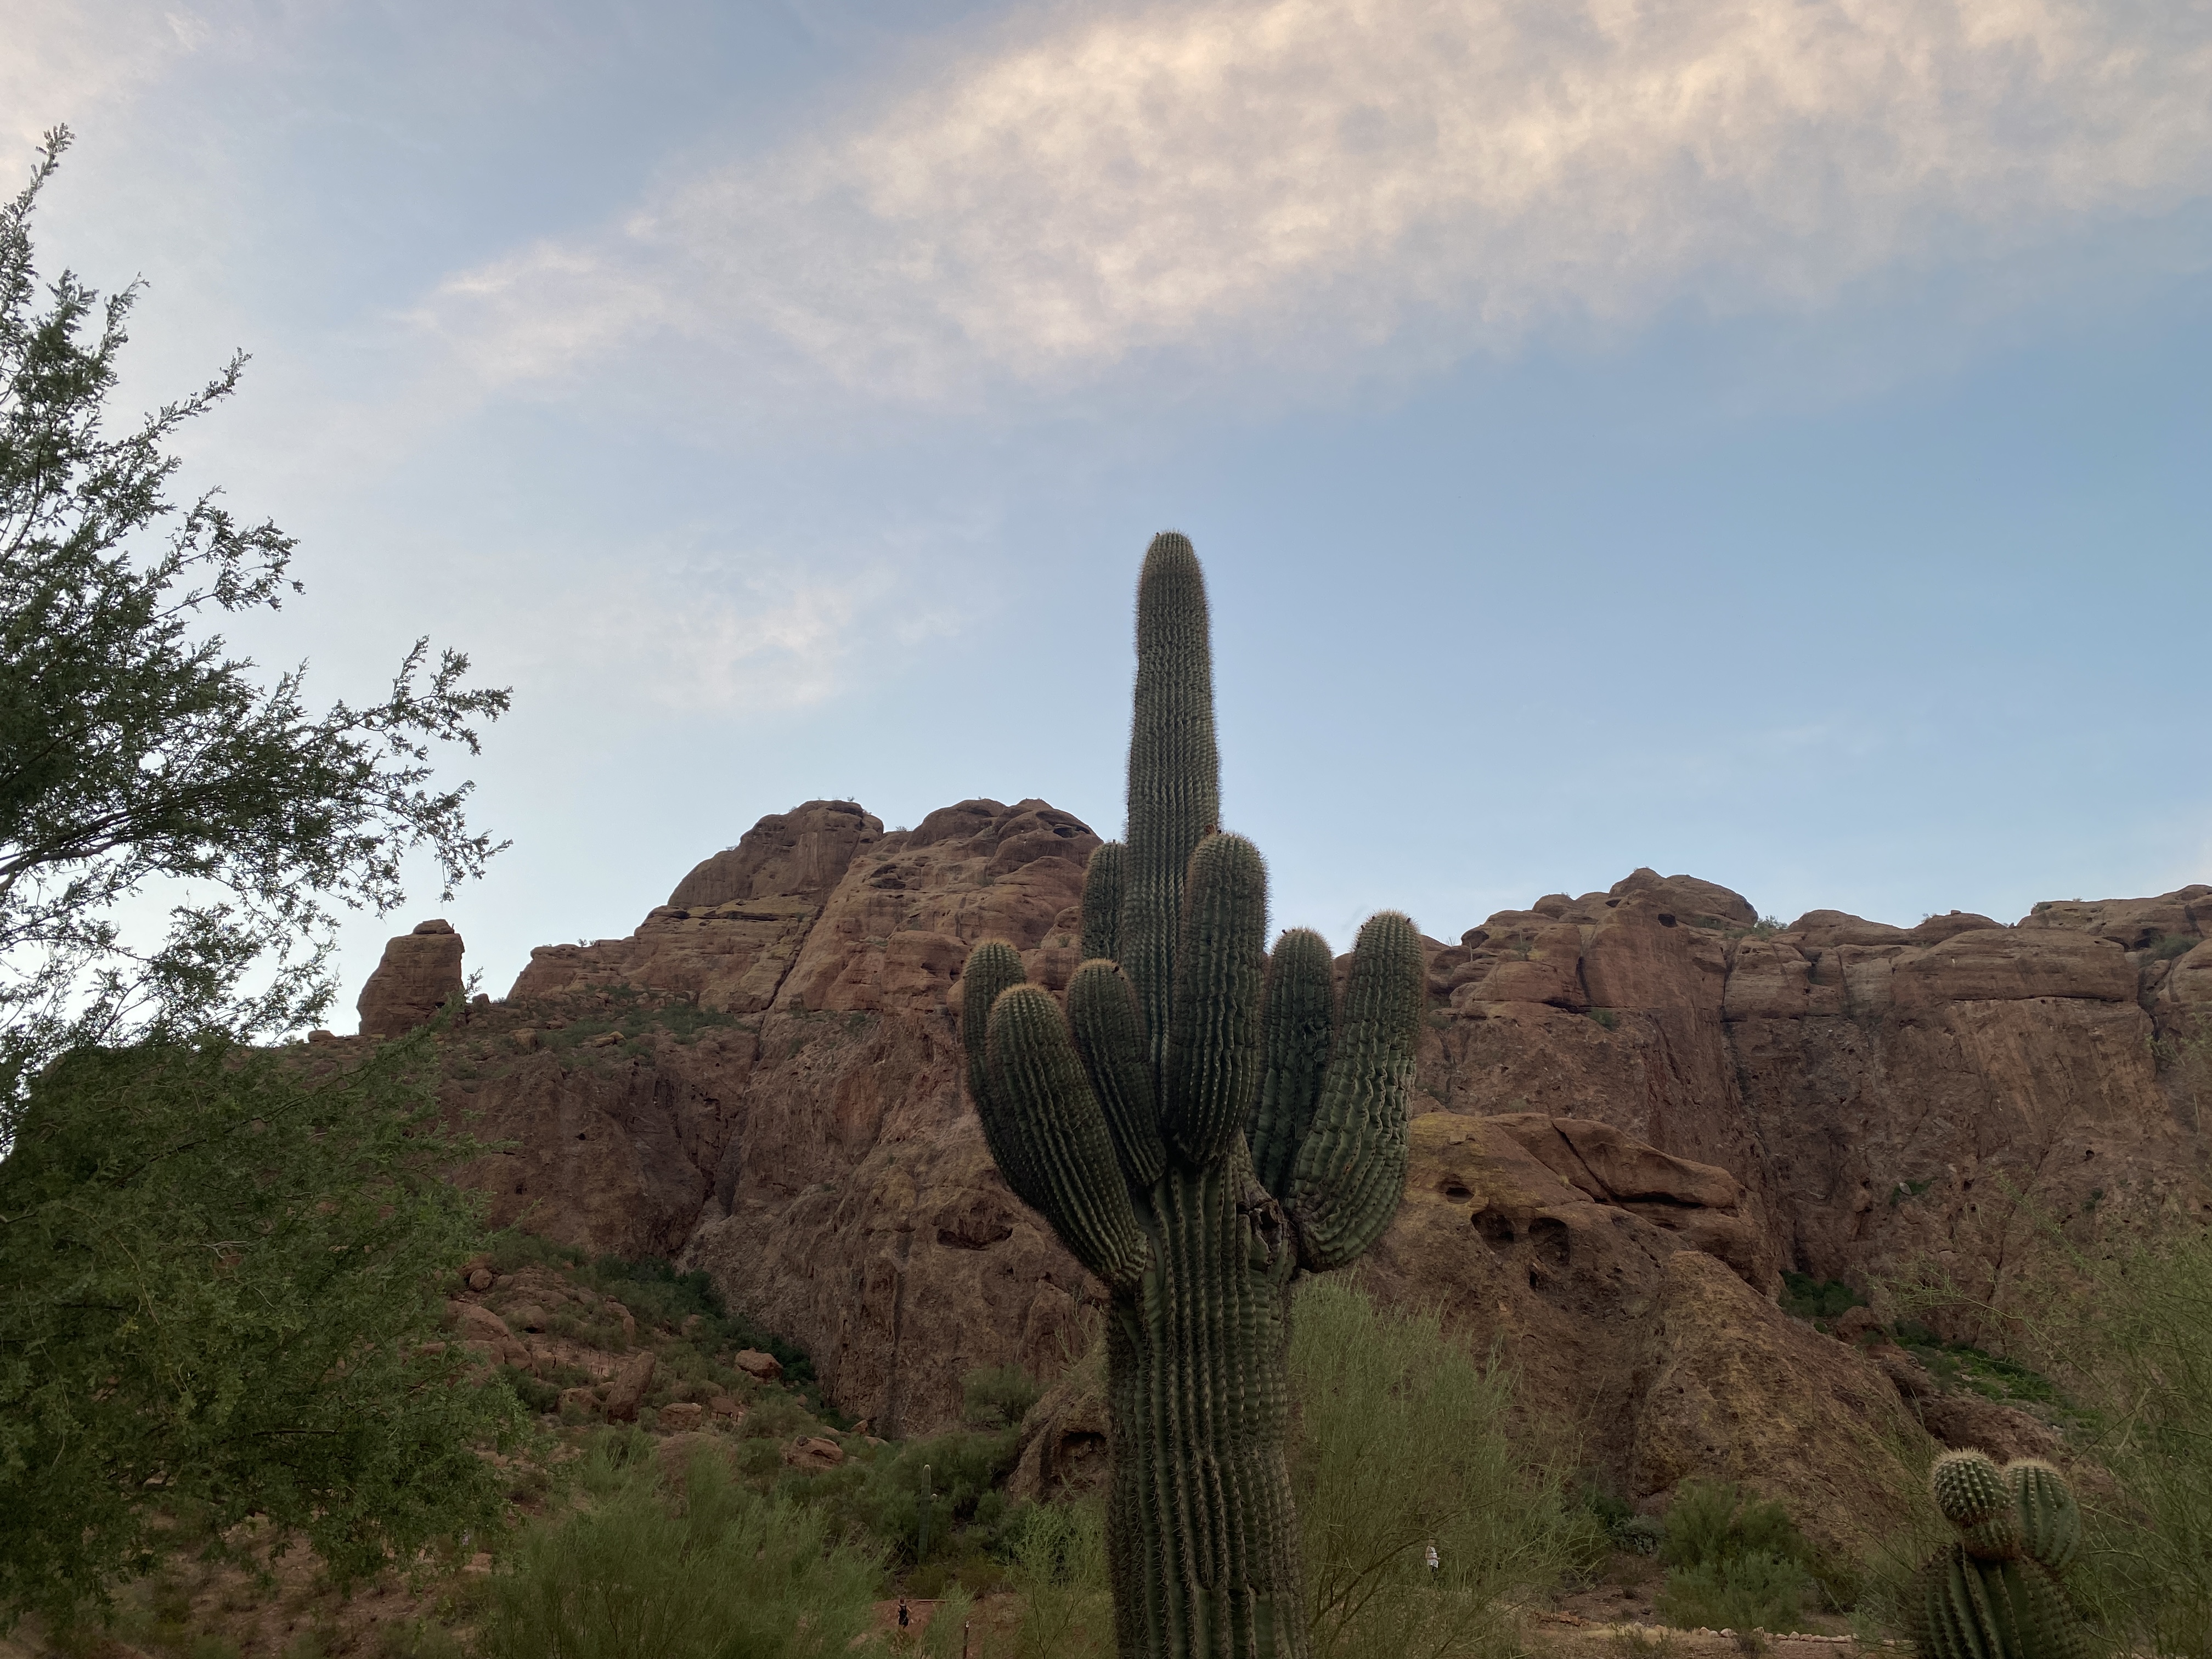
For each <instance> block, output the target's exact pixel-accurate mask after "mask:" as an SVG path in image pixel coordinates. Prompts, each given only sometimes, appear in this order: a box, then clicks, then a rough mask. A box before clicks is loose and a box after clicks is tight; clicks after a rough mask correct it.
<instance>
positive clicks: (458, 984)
mask: <svg viewBox="0 0 2212 1659" xmlns="http://www.w3.org/2000/svg"><path fill="white" fill-rule="evenodd" d="M461 951H462V945H461V936H460V935H459V933H455V932H454V931H453V927H452V926H451V924H449V923H447V922H443V921H422V922H417V923H416V925H415V930H414V931H413V932H412V933H402V934H401V935H400V936H399V937H398V939H392V940H391V941H390V942H389V943H387V944H386V945H385V947H384V959H383V961H381V962H380V963H377V965H376V971H375V972H374V973H373V974H371V975H369V976H368V983H367V984H366V985H364V986H362V987H361V996H360V998H359V999H358V1000H356V1002H355V1004H354V1006H355V1007H356V1008H357V1009H358V1010H359V1011H360V1012H361V1034H362V1036H365V1037H395V1036H406V1035H407V1033H408V1032H410V1031H411V1030H415V1029H416V1027H417V1026H419V1025H422V1024H427V1023H428V1021H429V1019H430V1018H431V1017H432V1016H433V1015H435V1013H436V1012H438V1010H440V1009H441V1008H442V1007H444V1006H446V1003H447V1000H449V999H451V998H453V997H458V996H459V995H460V994H461V992H462V990H463V988H464V983H465V982H464V981H463V980H462V977H461Z"/></svg>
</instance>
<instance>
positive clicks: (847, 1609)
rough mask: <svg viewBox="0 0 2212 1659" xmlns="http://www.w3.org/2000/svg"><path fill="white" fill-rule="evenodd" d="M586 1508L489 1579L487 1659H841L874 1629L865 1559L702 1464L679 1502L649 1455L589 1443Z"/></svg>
mask: <svg viewBox="0 0 2212 1659" xmlns="http://www.w3.org/2000/svg"><path fill="white" fill-rule="evenodd" d="M586 1462H587V1463H589V1464H590V1465H591V1466H592V1467H591V1468H588V1469H586V1471H584V1472H583V1476H582V1479H583V1484H584V1486H586V1489H587V1490H589V1489H591V1488H592V1487H597V1488H598V1489H599V1490H598V1494H597V1497H596V1501H594V1502H592V1504H590V1506H589V1507H587V1508H584V1509H581V1510H575V1511H573V1512H571V1513H569V1514H568V1515H567V1516H565V1517H563V1518H562V1519H561V1520H559V1521H557V1522H545V1523H540V1524H538V1525H537V1526H534V1527H532V1528H530V1529H529V1530H528V1531H527V1532H526V1533H525V1534H523V1536H522V1537H521V1538H520V1540H519V1541H518V1542H517V1543H516V1544H515V1546H514V1547H513V1550H512V1551H511V1553H510V1554H509V1558H508V1564H507V1566H506V1568H505V1570H504V1571H501V1573H500V1574H499V1576H498V1577H496V1578H495V1581H494V1584H493V1593H492V1601H491V1607H490V1609H489V1615H488V1617H487V1618H486V1620H485V1623H484V1628H483V1634H482V1636H481V1638H480V1640H479V1647H480V1649H481V1651H482V1652H483V1655H484V1656H485V1659H842V1656H843V1655H844V1654H846V1653H847V1652H848V1650H851V1649H852V1648H853V1647H854V1645H856V1644H858V1643H859V1642H860V1640H861V1639H862V1638H865V1637H866V1634H867V1632H868V1631H869V1629H870V1627H871V1615H872V1602H873V1600H874V1597H875V1594H876V1591H877V1589H878V1584H879V1583H880V1580H881V1577H882V1572H881V1568H880V1566H879V1565H878V1561H877V1559H876V1558H875V1557H874V1556H873V1555H872V1553H869V1552H867V1551H866V1550H865V1549H861V1548H859V1547H855V1546H854V1545H853V1544H851V1543H849V1542H845V1541H837V1540H836V1538H835V1537H834V1535H833V1534H832V1531H831V1528H830V1526H829V1522H828V1520H827V1518H826V1517H825V1516H823V1514H822V1513H821V1512H820V1511H819V1510H815V1509H813V1508H811V1507H809V1506H807V1505H805V1504H795V1503H793V1502H791V1501H789V1500H788V1499H785V1498H775V1497H771V1496H767V1495H763V1494H762V1493H759V1492H753V1491H751V1490H750V1489H748V1488H747V1487H745V1486H741V1485H738V1484H737V1483H736V1482H734V1481H732V1480H731V1479H730V1476H729V1474H728V1473H727V1471H726V1468H724V1467H723V1465H722V1464H721V1462H720V1460H718V1459H716V1458H714V1456H713V1455H708V1454H702V1455H701V1456H699V1457H698V1458H696V1459H695V1460H694V1461H693V1462H692V1464H691V1467H690V1470H689V1471H688V1472H687V1474H686V1478H685V1480H684V1486H683V1491H682V1493H681V1496H680V1498H676V1499H675V1500H674V1501H670V1500H669V1499H665V1498H664V1497H663V1496H662V1494H661V1493H660V1492H659V1490H658V1489H657V1483H656V1481H655V1480H654V1474H653V1462H652V1457H651V1454H650V1452H649V1451H648V1452H647V1453H646V1454H645V1455H642V1456H640V1455H635V1449H634V1448H631V1447H629V1445H628V1443H626V1442H622V1441H618V1440H617V1439H614V1438H612V1437H602V1438H600V1439H599V1440H597V1441H596V1442H595V1443H594V1444H593V1446H592V1449H591V1451H590V1453H589V1454H588V1455H587V1458H586Z"/></svg>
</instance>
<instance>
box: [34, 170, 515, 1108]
mask: <svg viewBox="0 0 2212 1659" xmlns="http://www.w3.org/2000/svg"><path fill="white" fill-rule="evenodd" d="M68 143H69V134H68V132H67V131H66V130H64V129H58V130H56V131H54V132H52V133H51V134H49V135H48V137H47V139H46V145H45V149H44V151H43V155H42V159H41V161H40V163H39V165H38V166H37V167H36V168H35V169H34V170H33V174H32V178H31V180H30V183H29V184H28V185H27V187H26V188H25V189H24V191H22V192H21V194H20V195H18V196H17V197H15V199H14V200H13V201H12V202H10V203H9V204H6V205H5V206H0V1100H6V1099H9V1098H10V1097H13V1095H14V1094H15V1087H16V1083H17V1080H18V1079H20V1078H21V1077H22V1076H23V1075H25V1074H26V1073H27V1072H28V1071H30V1070H33V1069H35V1068H36V1067H37V1066H40V1065H43V1064H44V1063H45V1062H46V1060H49V1059H51V1058H52V1056H53V1055H55V1054H58V1053H60V1052H62V1051H63V1050H64V1049H66V1048H70V1047H72V1046H75V1045H76V1044H80V1043H102V1044H113V1043H118V1042H125V1041H128V1040H130V1039H131V1036H134V1035H142V1036H152V1037H157V1038H161V1039H165V1040H166V1039H173V1038H176V1037H178V1036H185V1035H189V1034H191V1033H192V1032H194V1031H197V1030H200V1029H202V1028H204V1027H207V1026H210V1025H216V1026H221V1027H222V1028H223V1029H226V1030H229V1031H231V1032H232V1033H233V1034H234V1035H235V1036H246V1035H251V1034H254V1033H264V1032H270V1031H278V1030H287V1029H295V1028H296V1027H297V1026H299V1025H301V1024H306V1023H307V1022H308V1021H309V1020H310V1019H311V1018H313V1016H314V1015H315V1014H316V1013H317V1012H319V1011H320V1010H321V1009H322V1008H323V1007H324V1006H327V1004H328V1002H329V1000H330V997H331V988H332V987H331V978H330V975H329V971H328V961H327V953H328V946H329V943H330V940H331V933H332V929H333V927H334V926H335V916H334V913H333V911H332V910H331V908H330V901H331V900H332V899H335V900H337V902H340V903H342V904H348V905H366V906H368V907H369V908H374V909H377V910H384V909H388V908H391V907H392V905H394V904H396V903H398V902H399V900H400V898H401V896H403V892H404V883H403V881H402V879H401V861H402V860H403V858H404V856H405V855H407V854H409V853H410V851H411V850H419V851H422V852H427V853H428V854H429V855H430V856H431V858H432V859H433V860H435V862H436V864H437V866H439V868H440V869H441V872H443V874H444V876H445V878H446V881H447V886H448V888H449V889H450V887H451V886H452V885H453V884H454V883H457V882H459V881H460V880H461V879H463V878H465V877H468V876H471V875H474V874H476V873H477V872H479V871H480V870H481V869H482V867H483V864H484V861H485V860H487V859H488V858H489V857H490V856H491V854H493V853H495V851H497V850H498V849H497V848H495V847H494V846H493V845H492V843H491V842H489V840H488V839H487V838H485V837H484V836H479V835H475V834H471V832H470V830H469V829H468V828H467V825H466V823H465V821H464V817H463V811H462V808H463V805H464V802H465V798H466V796H467V793H468V791H469V786H468V785H466V784H463V785H461V786H460V787H457V788H453V789H447V790H441V789H438V788H436V787H434V786H432V785H431V783H430V767H429V763H428V757H429V753H430V745H431V744H432V743H433V742H451V743H457V744H461V745H463V746H464V747H465V748H466V749H468V750H469V751H470V752H471V753H473V752H475V750H476V745H477V738H476V733H475V732H474V731H473V729H472V728H471V724H470V722H471V721H472V720H483V719H496V718H497V717H498V716H499V714H501V712H503V711H504V710H505V708H507V693H506V692H504V691H493V690H470V689H468V688H467V687H466V686H465V684H464V680H465V676H466V673H467V671H468V659H466V658H465V657H463V656H460V655H459V654H458V653H453V652H447V653H445V655H444V656H443V658H442V659H441V660H440V662H439V663H438V664H437V665H436V666H435V668H431V667H429V666H428V665H427V663H426V654H425V653H426V645H425V643H424V642H422V641H417V643H416V646H415V647H414V649H413V650H411V651H410V652H409V653H407V654H406V656H405V658H404V659H403V660H402V662H401V664H400V666H399V671H398V674H397V676H396V677H395V678H394V679H393V682H392V690H391V692H390V695H389V696H387V697H386V698H385V699H384V700H383V701H381V702H376V703H374V704H372V705H369V706H368V707H364V708H354V707H351V706H349V705H348V704H346V703H343V702H340V703H336V704H333V705H332V706H331V708H330V709H329V710H328V711H327V712H325V713H323V714H315V713H313V712H311V711H310V710H309V708H307V704H306V703H305V702H304V700H303V696H302V682H301V671H298V670H295V671H290V672H288V673H283V674H280V675H277V676H276V677H274V678H273V679H266V680H264V677H263V676H262V675H261V673H260V672H259V671H258V669H257V668H256V667H255V665H253V664H252V662H251V661H250V660H248V659H244V658H241V657H238V656H235V655H233V654H230V653H228V650H227V649H226V647H225V646H224V642H223V641H222V638H221V636H220V635H214V634H210V633H207V632H206V631H205V630H204V624H205V623H207V622H208V621H209V620H210V618H211V617H214V616H215V615H216V613H219V612H222V611H233V612H239V611H246V612H250V611H258V610H261V609H264V608H266V609H274V608H276V605H278V603H279V602H280V601H281V600H282V599H283V597H284V595H285V594H286V593H287V592H289V591H291V590H292V589H294V588H295V586H296V584H295V583H293V582H291V581H290V580H288V579H287V577H286V574H285V571H286V568H287V566H288V564H289V561H290V559H291V556H292V551H293V543H292V540H291V538H289V537H287V536H285V535H284V534H283V532H281V531H279V530H278V529H277V528H276V526H275V525H273V524H267V523H264V524H260V525H247V524H245V523H242V522H240V520H237V519H236V518H234V516H233V515H232V514H231V513H230V512H229V511H228V509H226V508H225V507H222V505H221V504H220V500H219V496H218V495H217V493H216V492H214V491H209V492H206V493H204V494H202V495H199V496H198V497H197V498H196V499H194V500H192V501H189V502H186V503H185V504H183V505H181V506H179V504H177V503H175V502H173V501H171V500H170V499H169V495H168V492H169V490H170V489H171V488H172V486H173V483H174V480H175V477H176V472H177V468H178V465H179V462H178V459H177V457H176V456H175V455H174V454H173V453H171V445H172V444H173V442H174V441H176V440H177V438H178V436H179V431H180V429H181V428H183V427H184V426H185V423H186V422H191V421H193V420H196V419H197V418H198V417H199V416H203V415H204V414H207V413H208V412H209V411H210V410H212V409H213V408H214V407H215V406H216V404H220V403H221V402H222V400H223V399H224V398H228V397H229V396H230V395H231V393H232V392H234V390H235V389H236V388H237V386H238V381H239V376H240V372H241V371H242V369H243V368H244V366H245V359H244V357H243V356H236V357H234V358H232V359H231V361H230V362H228V363H227V364H226V365H224V366H223V368H222V370H221V371H220V372H219V373H218V374H216V376H215V378H214V379H213V380H210V381H209V382H208V383H207V384H206V385H205V386H203V387H201V388H200V389H199V390H198V391H197V392H192V393H191V394H189V395H188V396H186V397H185V398H181V399H179V400H178V401H177V402H174V403H170V404H164V405H163V406H162V407H161V408H160V409H159V410H155V412H154V413H152V414H150V415H148V416H145V417H144V418H143V420H140V421H138V422H136V423H134V424H127V425H125V427H124V428H122V430H121V431H120V433H119V434H118V433H115V432H112V431H111V430H110V429H109V428H108V425H107V419H108V410H107V409H106V404H107V400H108V398H109V397H110V395H111V394H112V392H113V391H114V389H115V386H116V383H117V380H118V374H119V373H120V370H119V368H118V360H119V356H120V354H121V351H122V349H123V346H124V344H125V340H126V337H127V336H126V333H125V324H126V322H127V321H128V319H129V317H130V314H131V308H132V307H133V305H134V304H135V302H136V301H137V295H138V289H137V285H136V284H135V283H134V284H132V285H131V286H130V287H126V288H125V289H122V290H121V291H120V292H118V293H115V294H112V295H108V296H107V297H106V299H105V300H103V299H102V298H101V296H100V295H99V294H98V293H96V292H95V291H94V290H93V289H90V288H88V287H87V286H85V284H84V283H82V282H80V281H79V280H78V279H77V277H76V276H75V275H74V274H73V273H70V272H68V271H64V272H62V273H61V274H60V275H59V276H56V277H54V278H53V279H52V281H51V282H48V283H43V284H42V283H41V282H40V276H39V273H38V271H37V269H36V262H35V259H34V256H33V250H32V245H31V234H30V230H31V219H32V212H33V207H34V205H35V204H36V201H37V198H38V195H39V192H40V190H41V189H42V188H43V187H44V186H45V185H46V182H47V181H48V180H49V179H51V177H52V174H53V172H54V169H55V167H56V166H57V165H58V162H59V160H60V157H61V155H62V152H63V150H64V149H65V148H66V147H67V145H68ZM42 289H43V292H44V295H45V306H44V308H43V309H40V295H41V292H42ZM149 884H167V886H168V887H169V888H170V890H177V887H178V884H190V891H191V895H192V896H191V897H189V898H185V899H183V900H181V901H180V902H177V903H176V904H175V905H173V907H172V908H171V909H170V911H169V915H168V926H167V931H166V933H163V934H161V936H159V937H155V938H151V939H148V938H141V937H139V936H138V935H137V933H136V932H135V931H133V930H131V929H126V928H125V926H124V917H125V913H126V908H127V907H128V905H129V904H130V903H131V901H133V900H134V899H136V898H137V897H138V896H140V895H141V894H143V892H144V890H146V889H147V887H148V886H149ZM257 968H258V969H259V970H260V973H261V979H262V982H261V985H260V988H259V989H258V990H256V991H252V992H250V993H249V992H245V991H242V990H241V989H240V987H241V985H242V983H243V982H244V978H245V975H246V974H247V973H248V971H249V969H257ZM4 1144H5V1135H4V1133H0V1145H4Z"/></svg>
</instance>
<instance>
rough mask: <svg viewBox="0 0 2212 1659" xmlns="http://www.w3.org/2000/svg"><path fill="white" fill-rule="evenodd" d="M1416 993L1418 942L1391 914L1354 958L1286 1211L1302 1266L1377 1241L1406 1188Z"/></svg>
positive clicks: (1330, 1261)
mask: <svg viewBox="0 0 2212 1659" xmlns="http://www.w3.org/2000/svg"><path fill="white" fill-rule="evenodd" d="M1423 992H1424V984H1423V978H1422V963H1421V939H1420V935H1419V933H1416V932H1415V931H1414V930H1413V923H1412V922H1411V921H1408V920H1407V918H1406V917H1405V916H1403V915H1400V914H1399V913H1398V912H1396V911H1395V910H1384V911H1381V912H1378V913H1377V914H1376V915H1373V916H1370V917H1369V918H1368V920H1367V922H1366V924H1365V925H1364V927H1361V928H1360V930H1359V940H1358V944H1357V945H1355V946H1354V947H1353V950H1352V975H1351V981H1350V983H1349V984H1348V985H1347V986H1346V989H1345V996H1344V1016H1343V1019H1342V1022H1341V1024H1340V1028H1339V1030H1338V1032H1337V1036H1336V1042H1335V1048H1334V1054H1332V1055H1331V1056H1330V1059H1329V1064H1328V1075H1327V1076H1326V1077H1325V1078H1324V1079H1322V1091H1321V1101H1320V1103H1319V1105H1318V1106H1317V1107H1316V1109H1315V1112H1314V1119H1313V1127H1312V1128H1311V1129H1310V1130H1309V1131H1308V1133H1307V1134H1306V1138H1305V1142H1304V1145H1303V1146H1300V1147H1299V1148H1298V1156H1297V1165H1296V1167H1295V1169H1294V1170H1293V1172H1292V1175H1291V1197H1290V1202H1289V1206H1288V1207H1289V1209H1290V1211H1291V1216H1292V1218H1293V1219H1294V1220H1295V1221H1296V1223H1297V1228H1298V1231H1299V1235H1300V1250H1299V1255H1300V1259H1301V1261H1302V1262H1303V1265H1304V1266H1305V1267H1308V1268H1309V1269H1310V1270H1311V1271H1313V1272H1316V1273H1325V1272H1327V1271H1328V1270H1329V1269H1330V1268H1333V1267H1342V1266H1344V1265H1345V1264H1346V1262H1348V1261H1355V1260H1357V1259H1358V1256H1359V1255H1361V1254H1362V1253H1363V1252H1364V1250H1365V1249H1367V1247H1368V1246H1369V1245H1370V1244H1372V1243H1374V1242H1375V1241H1376V1239H1377V1238H1379V1237H1382V1236H1383V1229H1384V1228H1386V1227H1388V1226H1389V1225H1390V1218H1391V1217H1392V1215H1394V1214H1395V1213H1396V1212H1397V1208H1398V1200H1400V1199H1401V1197H1403V1196H1404V1194H1405V1187H1406V1155H1407V1142H1406V1097H1407V1094H1408V1092H1409V1091H1411V1089H1412V1086H1413V1058H1414V1048H1415V1045H1416V1043H1417V1042H1418V1041H1419V1036H1420V1022H1421V1004H1422V998H1423Z"/></svg>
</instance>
